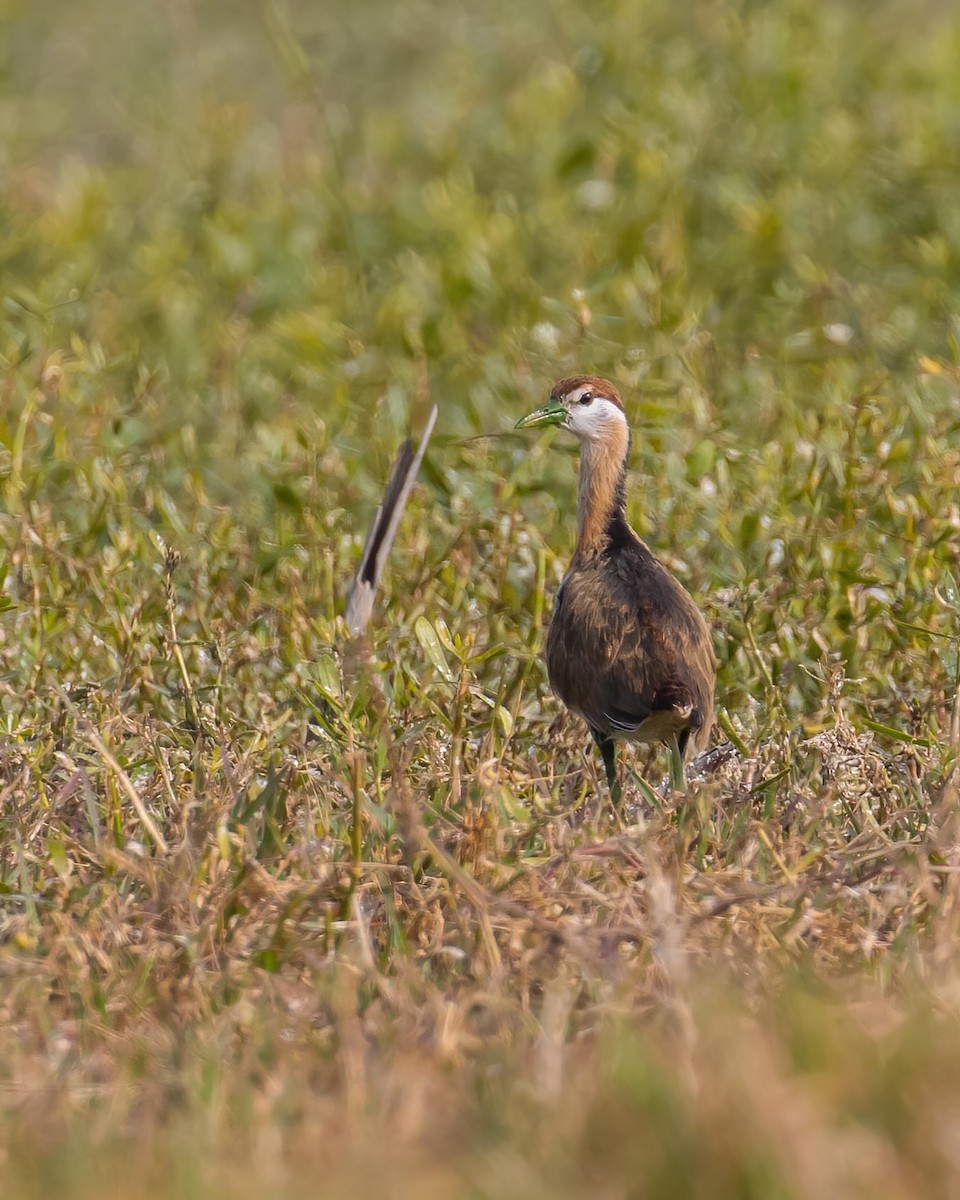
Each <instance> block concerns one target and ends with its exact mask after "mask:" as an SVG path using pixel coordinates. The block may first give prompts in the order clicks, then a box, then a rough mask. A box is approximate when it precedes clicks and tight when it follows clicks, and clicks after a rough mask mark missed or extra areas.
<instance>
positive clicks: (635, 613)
mask: <svg viewBox="0 0 960 1200" xmlns="http://www.w3.org/2000/svg"><path fill="white" fill-rule="evenodd" d="M546 658H547V671H548V674H549V676H550V683H551V686H552V687H553V689H554V691H555V692H556V694H557V695H558V696H559V697H560V699H561V700H562V701H563V702H564V704H566V705H567V707H568V708H570V709H572V710H573V711H574V712H575V713H577V714H578V715H580V716H581V717H583V719H584V720H585V721H586V722H587V723H588V724H589V725H590V726H591V728H593V729H595V730H598V731H600V732H601V733H608V734H610V735H611V736H615V737H628V738H634V739H637V740H642V741H660V740H669V738H670V736H671V735H672V734H673V733H675V732H677V730H678V728H682V727H684V726H685V724H687V723H689V722H690V721H691V715H692V714H693V713H694V710H696V711H697V712H698V714H699V717H700V718H702V720H703V722H704V724H705V726H706V728H705V729H704V733H705V734H706V732H707V729H708V728H709V724H710V722H711V720H712V714H713V680H714V673H715V664H714V656H713V645H712V640H711V638H710V633H709V630H708V628H707V625H706V622H705V621H704V619H703V617H702V615H701V614H700V611H699V609H698V608H697V606H696V605H695V604H694V602H693V600H692V599H691V597H690V596H689V594H688V593H687V592H686V590H685V589H684V588H683V587H682V586H681V585H680V584H679V583H678V582H677V581H676V580H675V579H674V578H673V576H672V575H670V573H669V572H668V571H667V570H666V568H665V567H663V566H662V565H661V564H660V563H659V562H658V561H657V560H656V559H655V558H654V557H653V555H652V554H651V553H650V552H649V550H647V548H646V546H645V545H644V544H643V543H642V542H639V539H638V542H637V547H636V549H635V550H634V549H633V548H631V550H630V551H629V552H628V553H625V554H624V553H621V554H618V555H616V556H613V557H604V556H598V557H596V558H595V559H593V560H590V561H587V562H582V561H578V560H577V559H576V558H575V559H574V562H573V563H572V564H571V566H570V569H569V571H568V572H567V574H566V576H565V577H564V580H563V583H562V585H561V587H560V591H559V592H558V593H557V601H556V604H555V607H554V613H553V618H552V620H551V622H550V629H549V632H548V635H547V654H546Z"/></svg>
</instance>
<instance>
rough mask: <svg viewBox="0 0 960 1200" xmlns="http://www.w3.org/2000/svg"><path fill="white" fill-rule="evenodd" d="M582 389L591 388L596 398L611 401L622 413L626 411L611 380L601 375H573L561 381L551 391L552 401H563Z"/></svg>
mask: <svg viewBox="0 0 960 1200" xmlns="http://www.w3.org/2000/svg"><path fill="white" fill-rule="evenodd" d="M582 387H589V388H590V389H591V391H592V392H593V394H594V395H595V396H598V397H601V398H602V399H604V400H609V401H610V403H611V404H615V405H616V406H617V408H619V409H620V411H621V412H623V411H624V409H623V401H622V400H621V398H620V393H619V392H618V391H617V389H616V388H615V387H614V385H613V384H612V383H611V382H610V380H609V379H603V378H602V377H601V376H600V375H571V376H569V378H567V379H559V380H558V381H557V382H556V383H555V384H554V385H553V388H552V389H551V391H550V399H551V400H563V398H564V397H565V396H569V395H570V393H571V392H575V391H576V390H577V389H578V388H582Z"/></svg>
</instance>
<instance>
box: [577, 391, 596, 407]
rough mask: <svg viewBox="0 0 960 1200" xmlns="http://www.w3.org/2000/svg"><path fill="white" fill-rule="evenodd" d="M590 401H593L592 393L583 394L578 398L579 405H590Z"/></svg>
mask: <svg viewBox="0 0 960 1200" xmlns="http://www.w3.org/2000/svg"><path fill="white" fill-rule="evenodd" d="M592 401H593V393H592V392H584V394H583V395H582V396H581V397H580V401H579V402H580V404H590V403H591V402H592Z"/></svg>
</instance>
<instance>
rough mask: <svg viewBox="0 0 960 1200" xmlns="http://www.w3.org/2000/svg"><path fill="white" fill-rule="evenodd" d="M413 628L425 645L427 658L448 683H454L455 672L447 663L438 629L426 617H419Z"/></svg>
mask: <svg viewBox="0 0 960 1200" xmlns="http://www.w3.org/2000/svg"><path fill="white" fill-rule="evenodd" d="M413 629H414V632H415V633H416V635H417V641H418V642H419V643H420V645H421V646H422V647H423V649H424V653H425V654H426V656H427V658H429V659H430V661H431V662H432V663H433V665H434V666H435V667H436V668H437V670H438V671H439V672H440V674H441V675H442V676H443V678H444V679H445V680H446V681H447V683H453V672H452V671H451V670H450V667H449V666H448V665H447V660H446V658H445V657H444V653H443V646H442V645H441V644H440V638H439V637H438V636H437V631H436V630H435V629H434V627H433V626H432V625H431V624H430V622H429V621H428V620H427V618H426V617H417V621H416V624H415V625H414V627H413Z"/></svg>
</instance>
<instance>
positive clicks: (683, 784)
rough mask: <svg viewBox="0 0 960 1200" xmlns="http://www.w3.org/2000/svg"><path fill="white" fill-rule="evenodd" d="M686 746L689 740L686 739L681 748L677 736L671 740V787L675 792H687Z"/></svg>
mask: <svg viewBox="0 0 960 1200" xmlns="http://www.w3.org/2000/svg"><path fill="white" fill-rule="evenodd" d="M684 732H686V730H684ZM686 744H687V739H686V738H684V739H683V745H682V746H681V745H680V742H679V741H678V740H677V736H676V734H674V736H673V737H672V738H671V739H670V787H671V788H672V789H673V790H674V791H675V792H685V791H686V790H687V773H686V771H685V770H684V766H683V751H684V748H685V747H686Z"/></svg>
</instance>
